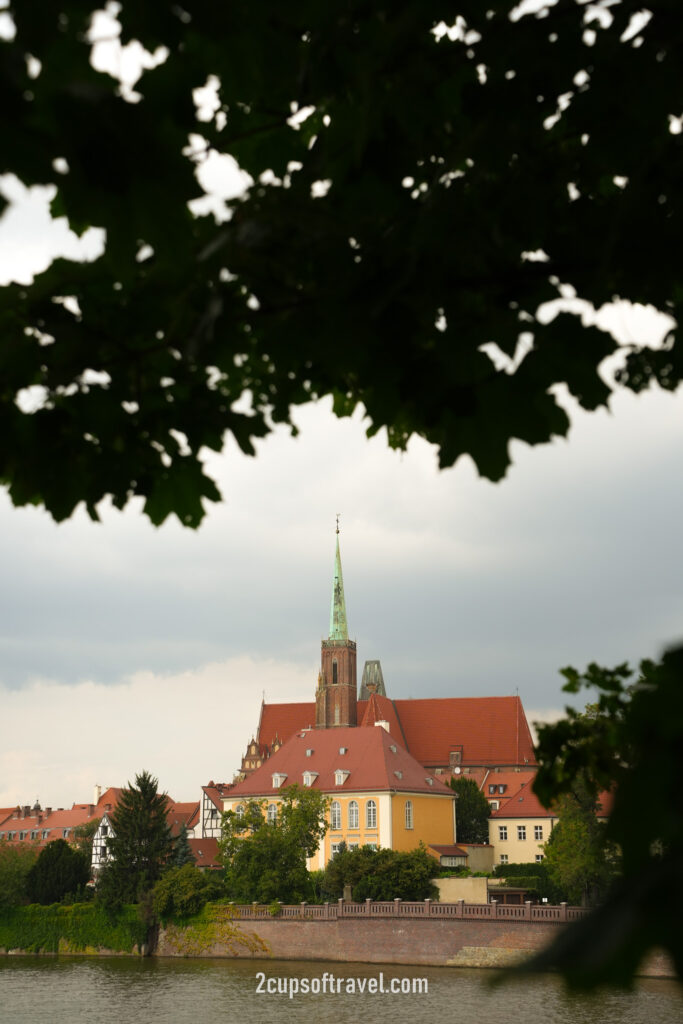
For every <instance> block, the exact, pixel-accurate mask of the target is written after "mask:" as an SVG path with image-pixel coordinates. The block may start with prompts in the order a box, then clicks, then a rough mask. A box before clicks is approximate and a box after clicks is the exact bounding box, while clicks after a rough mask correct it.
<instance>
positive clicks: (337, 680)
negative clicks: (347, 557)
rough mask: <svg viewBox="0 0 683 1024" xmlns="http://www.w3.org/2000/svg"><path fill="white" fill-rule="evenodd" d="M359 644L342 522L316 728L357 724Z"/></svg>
mask: <svg viewBox="0 0 683 1024" xmlns="http://www.w3.org/2000/svg"><path fill="white" fill-rule="evenodd" d="M356 692H357V684H356V645H355V643H354V641H353V640H349V631H348V628H347V625H346V603H345V601H344V580H343V578H342V568H341V557H340V555H339V521H337V547H336V552H335V556H334V580H333V583H332V605H331V608H330V635H329V637H328V638H327V640H323V642H322V650H321V665H320V674H319V676H318V688H317V690H316V692H315V726H316V729H331V728H334V726H346V727H348V726H353V725H357V724H358V722H357V716H356Z"/></svg>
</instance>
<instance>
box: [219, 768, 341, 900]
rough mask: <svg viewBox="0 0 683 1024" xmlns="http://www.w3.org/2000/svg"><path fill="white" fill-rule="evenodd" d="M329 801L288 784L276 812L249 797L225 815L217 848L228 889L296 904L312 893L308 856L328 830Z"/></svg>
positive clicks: (241, 896) (237, 895)
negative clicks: (270, 815)
mask: <svg viewBox="0 0 683 1024" xmlns="http://www.w3.org/2000/svg"><path fill="white" fill-rule="evenodd" d="M327 805H328V800H327V798H326V797H325V796H324V794H323V793H321V792H320V791H319V790H316V789H309V788H307V787H301V786H296V785H294V786H288V787H287V788H286V789H285V790H283V791H282V793H281V794H279V797H278V803H277V805H276V807H277V814H276V817H275V818H274V819H273V820H268V816H267V813H266V811H267V805H266V804H265V803H264V802H261V801H255V800H250V801H247V802H246V803H245V805H244V808H243V814H237V813H236V812H234V811H228V812H226V813H225V814H224V815H223V827H222V837H221V839H220V840H219V841H218V847H219V850H220V855H221V858H222V861H223V864H224V865H225V868H226V873H225V879H226V890H227V892H228V895H229V896H230V897H231V899H234V900H237V901H239V902H246V903H251V902H254V901H255V902H257V903H273V902H274V901H275V900H280V901H281V902H282V903H298V902H301V901H302V900H308V899H310V898H311V897H312V896H313V895H314V891H313V886H312V882H311V878H310V875H309V872H308V870H307V867H306V860H307V858H308V857H312V856H313V854H314V853H315V852H316V850H317V849H318V845H319V843H320V841H321V839H322V838H323V836H324V835H325V833H326V832H327V828H328V824H327V822H326V820H325V814H326V811H327Z"/></svg>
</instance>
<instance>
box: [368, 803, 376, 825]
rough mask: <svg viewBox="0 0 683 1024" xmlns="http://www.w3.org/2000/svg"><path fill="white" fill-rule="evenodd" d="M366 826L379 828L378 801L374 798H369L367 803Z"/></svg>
mask: <svg viewBox="0 0 683 1024" xmlns="http://www.w3.org/2000/svg"><path fill="white" fill-rule="evenodd" d="M365 827H366V828H372V829H375V828H377V803H376V802H375V801H374V800H368V802H367V803H366V805H365Z"/></svg>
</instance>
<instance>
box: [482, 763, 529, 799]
mask: <svg viewBox="0 0 683 1024" xmlns="http://www.w3.org/2000/svg"><path fill="white" fill-rule="evenodd" d="M535 777H536V767H533V768H520V769H519V770H515V769H512V770H510V771H500V772H499V771H493V772H488V774H486V775H485V776H484V777H483V778H482V780H481V783H480V787H479V788H480V789H481V791H482V793H483V794H484V796H485V797H486V799H487V800H497V801H498V802H499V805H500V807H503V806H504V805H505V804H506V803H507V802H508V800H510V798H511V797H513V796H514V795H515V793H517V792H518V790H519V789H521V787H522V786H523V785H526V784H527V783H529V782H533V780H534V778H535ZM491 786H495V787H496V792H495V793H490V792H489V789H490V787H491ZM499 786H505V792H503V793H499V792H498V787H499Z"/></svg>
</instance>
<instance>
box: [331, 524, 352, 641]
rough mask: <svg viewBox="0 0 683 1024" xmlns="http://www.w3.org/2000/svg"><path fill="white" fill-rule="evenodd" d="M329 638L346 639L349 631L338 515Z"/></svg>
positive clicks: (335, 639) (334, 639)
mask: <svg viewBox="0 0 683 1024" xmlns="http://www.w3.org/2000/svg"><path fill="white" fill-rule="evenodd" d="M329 638H330V640H333V641H346V640H348V639H349V631H348V627H347V625H346V602H345V601H344V579H343V577H342V567H341V556H340V554H339V516H337V549H336V551H335V555H334V579H333V581H332V605H331V607H330V637H329Z"/></svg>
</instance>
